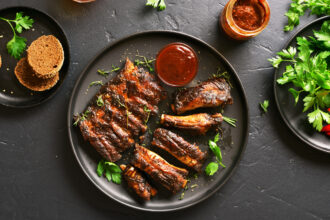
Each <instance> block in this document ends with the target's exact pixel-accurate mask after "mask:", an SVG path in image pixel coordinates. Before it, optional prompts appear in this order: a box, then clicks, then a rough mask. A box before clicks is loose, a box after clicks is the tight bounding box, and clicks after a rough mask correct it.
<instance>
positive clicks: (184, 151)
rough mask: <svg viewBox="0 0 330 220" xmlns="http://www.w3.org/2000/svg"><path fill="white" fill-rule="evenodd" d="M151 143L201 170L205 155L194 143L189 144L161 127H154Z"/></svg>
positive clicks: (198, 170) (189, 165)
mask: <svg viewBox="0 0 330 220" xmlns="http://www.w3.org/2000/svg"><path fill="white" fill-rule="evenodd" d="M151 144H152V145H154V146H156V147H159V148H161V149H163V150H165V151H167V152H169V153H170V154H172V155H173V156H174V157H175V158H177V159H178V160H179V161H181V162H182V163H184V164H185V165H187V166H188V167H191V168H193V169H195V170H196V171H197V172H200V171H201V169H202V166H203V163H204V161H205V159H206V155H207V154H206V153H204V152H202V151H201V150H200V149H199V147H198V146H196V145H195V144H190V143H189V142H187V141H186V140H184V139H183V138H182V137H180V136H179V135H177V134H175V133H173V132H171V131H169V130H166V129H163V128H157V129H156V131H155V132H154V138H153V141H152V143H151Z"/></svg>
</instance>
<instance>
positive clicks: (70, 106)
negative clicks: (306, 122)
mask: <svg viewBox="0 0 330 220" xmlns="http://www.w3.org/2000/svg"><path fill="white" fill-rule="evenodd" d="M148 34H172V35H180V37H184V38H187V39H189V40H194V41H195V42H197V43H200V44H201V45H203V46H205V47H207V48H209V49H210V50H212V52H213V53H215V54H216V55H217V56H219V57H221V59H222V61H223V62H224V64H225V65H227V67H228V68H229V69H230V70H231V71H232V73H233V74H234V75H235V78H236V80H237V84H238V85H239V87H240V88H239V89H240V90H241V95H242V99H243V102H244V103H243V106H245V109H246V111H245V120H246V124H245V126H246V129H245V135H244V137H243V144H242V146H241V153H240V155H239V156H238V158H237V162H236V164H235V165H234V166H233V168H232V171H231V172H230V173H229V174H228V175H227V177H226V178H225V179H224V180H223V182H222V183H221V184H219V185H218V186H217V187H214V188H213V189H211V190H210V192H209V193H208V194H207V195H206V196H204V197H202V198H200V199H199V200H196V201H195V202H193V203H190V204H187V205H183V206H180V207H176V208H167V209H166V208H165V209H162V210H159V209H152V208H143V207H138V206H134V205H130V204H127V203H125V202H123V201H121V200H119V199H116V198H114V197H113V196H112V195H110V194H108V193H107V192H106V191H104V190H103V189H102V187H100V186H99V185H98V184H97V183H96V182H94V181H93V179H92V177H90V176H89V173H88V172H87V171H86V170H85V169H84V167H83V165H82V163H81V161H80V160H79V157H78V153H77V151H76V150H75V146H74V143H73V138H72V133H71V129H70V128H71V126H72V113H71V112H72V107H73V100H74V98H75V94H76V92H77V89H78V86H79V84H80V81H81V79H82V78H83V77H84V75H85V74H86V71H87V70H88V69H89V67H90V66H91V65H92V64H93V62H94V61H95V60H96V59H97V58H98V57H99V56H101V55H102V54H103V53H104V52H105V51H107V50H109V49H110V48H111V47H113V46H115V45H117V44H120V43H121V42H124V41H126V40H129V39H131V38H135V37H139V36H143V35H148ZM249 123H250V119H249V106H248V104H247V98H246V94H245V89H244V87H243V84H242V82H241V80H240V78H239V77H238V74H237V72H236V70H235V69H234V67H233V66H232V65H231V64H230V63H229V61H228V60H227V59H226V58H225V57H224V56H223V55H222V54H221V53H220V52H219V51H217V50H216V49H215V48H214V47H213V46H211V45H209V44H208V43H206V42H205V41H203V40H201V39H199V38H197V37H194V36H192V35H189V34H186V33H183V32H179V31H172V30H149V31H142V32H137V33H134V34H131V35H128V36H126V37H123V38H120V39H118V40H116V41H114V42H112V43H110V44H109V45H108V46H106V47H104V48H103V49H102V50H101V51H100V52H99V53H97V54H96V55H95V56H93V58H92V59H91V60H90V62H89V63H88V64H87V65H86V67H85V68H84V69H83V71H82V72H81V74H80V76H79V77H78V79H77V81H76V83H75V85H74V88H73V90H72V93H71V97H70V101H69V107H68V115H67V129H68V136H69V140H70V145H71V148H72V151H73V154H74V156H75V158H76V160H77V162H78V164H79V166H80V168H81V170H82V171H83V172H84V174H85V175H86V176H87V178H88V179H89V180H90V181H91V182H92V183H93V184H94V185H95V186H96V188H97V189H99V190H100V191H101V192H102V193H103V194H105V195H106V196H107V197H109V198H111V199H112V200H114V201H116V202H118V203H120V204H122V205H124V206H127V207H130V208H132V209H135V210H139V211H145V212H156V213H160V212H173V211H178V210H182V209H186V208H188V207H192V206H194V205H196V204H198V203H200V202H202V201H205V200H206V199H208V198H209V197H211V196H212V195H213V194H214V193H215V192H216V191H218V190H219V189H220V188H221V187H222V186H223V185H224V184H225V183H226V182H227V181H228V180H229V179H230V177H231V176H232V175H233V173H234V172H235V171H236V169H237V167H238V165H239V163H240V161H241V159H242V156H243V154H244V152H245V149H246V145H247V142H248V137H249V135H248V134H249Z"/></svg>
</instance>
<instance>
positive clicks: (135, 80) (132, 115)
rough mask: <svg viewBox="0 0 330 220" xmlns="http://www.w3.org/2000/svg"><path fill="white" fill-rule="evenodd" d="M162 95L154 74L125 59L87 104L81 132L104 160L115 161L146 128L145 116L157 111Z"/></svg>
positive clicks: (80, 122) (81, 121)
mask: <svg viewBox="0 0 330 220" xmlns="http://www.w3.org/2000/svg"><path fill="white" fill-rule="evenodd" d="M164 98H165V94H164V91H163V88H162V87H161V86H160V85H159V82H158V81H157V80H156V78H155V76H154V75H152V74H149V73H148V72H145V71H144V69H142V68H141V69H139V68H138V67H136V66H134V64H133V63H132V62H131V61H130V60H129V59H127V60H126V64H125V67H124V69H123V70H122V71H121V72H120V73H119V74H118V75H117V76H115V77H114V78H113V79H112V80H110V81H109V82H108V83H106V84H105V85H104V86H102V87H101V89H100V91H99V92H98V94H96V96H95V97H94V99H93V100H92V104H91V105H90V106H88V108H87V112H88V113H89V114H85V118H84V120H80V121H79V122H78V125H79V127H80V131H81V133H82V136H83V137H84V140H85V141H89V142H90V144H91V145H92V146H93V147H94V148H95V149H96V150H97V151H98V152H99V153H100V154H101V155H102V156H103V157H104V158H105V159H106V160H108V161H112V162H115V161H117V160H119V159H120V158H121V152H123V151H125V150H126V149H128V148H130V147H132V146H134V143H135V141H134V139H135V138H136V137H138V136H139V135H141V134H143V133H145V132H146V130H147V126H146V125H145V120H146V119H147V118H148V117H149V114H150V115H155V114H157V112H158V107H157V104H158V103H159V102H160V101H161V100H162V99H164ZM97 100H102V101H103V102H97ZM146 109H147V110H148V111H146ZM149 110H150V111H149Z"/></svg>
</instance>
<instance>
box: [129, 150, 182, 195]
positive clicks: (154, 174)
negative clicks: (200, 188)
mask: <svg viewBox="0 0 330 220" xmlns="http://www.w3.org/2000/svg"><path fill="white" fill-rule="evenodd" d="M131 164H132V165H133V166H135V167H137V168H139V169H140V170H142V171H144V172H146V173H147V174H148V175H149V176H150V177H151V178H152V179H153V180H154V181H156V182H158V183H160V184H161V185H162V186H164V187H165V188H166V189H168V190H169V191H171V192H172V193H173V194H175V193H177V192H178V191H179V190H181V189H183V188H184V187H185V186H186V184H187V179H186V177H187V175H188V171H187V170H186V169H183V168H179V167H176V166H174V165H171V164H169V163H168V162H167V161H166V160H164V159H163V158H162V157H160V156H159V155H158V154H156V153H155V152H153V151H151V150H148V149H147V148H144V147H142V146H140V145H138V144H136V146H135V151H134V155H133V158H132V160H131Z"/></svg>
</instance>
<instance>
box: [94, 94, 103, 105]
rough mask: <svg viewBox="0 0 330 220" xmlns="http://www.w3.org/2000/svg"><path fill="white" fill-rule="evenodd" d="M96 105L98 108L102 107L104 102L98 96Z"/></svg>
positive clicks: (100, 96)
mask: <svg viewBox="0 0 330 220" xmlns="http://www.w3.org/2000/svg"><path fill="white" fill-rule="evenodd" d="M96 104H97V106H99V107H102V106H103V105H104V101H103V99H102V95H99V96H98V97H97V100H96Z"/></svg>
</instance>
